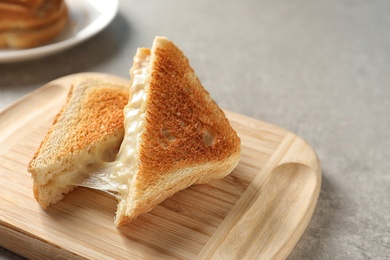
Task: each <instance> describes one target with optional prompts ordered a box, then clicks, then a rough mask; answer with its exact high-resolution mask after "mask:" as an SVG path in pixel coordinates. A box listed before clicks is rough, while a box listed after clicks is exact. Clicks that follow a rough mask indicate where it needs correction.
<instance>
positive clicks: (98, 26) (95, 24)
mask: <svg viewBox="0 0 390 260" xmlns="http://www.w3.org/2000/svg"><path fill="white" fill-rule="evenodd" d="M65 2H66V4H67V6H68V10H69V21H68V24H67V26H66V28H65V29H64V31H63V32H62V33H61V34H60V35H59V36H58V37H57V38H56V39H55V40H53V42H51V43H50V44H48V45H44V46H40V47H36V48H31V49H24V50H1V51H0V62H1V63H5V62H14V61H23V60H29V59H34V58H38V57H43V56H47V55H50V54H53V53H57V52H60V51H63V50H65V49H68V48H70V47H72V46H75V45H76V44H79V43H81V42H83V41H85V40H87V39H89V38H91V37H92V36H94V35H95V34H97V33H98V32H100V31H101V30H103V29H104V28H105V27H106V26H107V25H108V24H109V23H110V22H111V21H112V20H113V19H114V17H115V15H116V14H117V12H118V0H109V1H107V0H66V1H65Z"/></svg>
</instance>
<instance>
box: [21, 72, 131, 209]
mask: <svg viewBox="0 0 390 260" xmlns="http://www.w3.org/2000/svg"><path fill="white" fill-rule="evenodd" d="M128 99H129V93H128V86H127V84H125V83H123V84H122V82H119V81H118V82H108V81H106V80H105V79H104V78H102V77H99V76H89V77H79V78H78V79H77V80H75V81H74V82H73V84H72V86H71V89H70V91H69V94H68V97H67V100H66V102H65V104H64V105H63V107H62V109H61V110H60V112H59V113H58V114H57V116H56V118H55V120H54V122H53V124H52V126H51V128H50V129H49V131H48V133H47V135H46V136H45V138H44V139H43V141H42V142H41V144H40V146H39V148H38V150H37V152H36V153H35V154H34V156H33V159H32V160H31V162H30V163H29V165H28V171H29V172H30V173H31V175H32V178H33V185H34V187H33V188H34V196H35V198H36V200H37V201H38V203H39V204H40V206H41V207H42V208H47V207H48V206H49V205H50V204H52V203H56V202H57V201H59V200H61V199H62V198H63V197H64V194H66V193H68V192H70V191H71V190H73V189H74V188H75V187H76V186H75V185H74V181H73V180H74V179H75V178H76V179H77V178H78V176H79V175H80V174H82V173H83V171H85V170H86V169H88V168H95V167H98V166H99V165H102V164H104V163H105V162H109V161H113V160H114V159H115V155H116V154H117V152H118V149H119V147H120V144H121V142H122V140H123V134H124V124H123V120H124V119H123V108H124V107H125V105H126V104H127V102H128Z"/></svg>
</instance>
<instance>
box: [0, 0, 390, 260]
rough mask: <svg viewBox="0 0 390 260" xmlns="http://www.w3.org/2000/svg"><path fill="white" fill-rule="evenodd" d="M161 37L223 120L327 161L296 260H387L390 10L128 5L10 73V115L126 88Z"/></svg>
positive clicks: (6, 80) (288, 4) (1, 98)
mask: <svg viewBox="0 0 390 260" xmlns="http://www.w3.org/2000/svg"><path fill="white" fill-rule="evenodd" d="M156 35H162V36H167V37H168V38H169V39H170V40H172V41H173V42H175V44H176V45H177V46H179V47H180V48H181V49H182V50H183V52H184V53H185V54H186V55H187V57H188V58H189V60H190V63H191V65H192V67H193V68H194V70H195V71H196V73H197V74H198V76H199V78H200V80H201V81H202V83H203V85H204V86H205V88H206V89H207V90H208V91H209V92H210V93H211V95H212V97H213V98H214V99H215V100H216V101H217V103H218V104H219V105H220V106H221V107H222V108H224V109H227V110H230V111H234V112H237V113H240V114H244V115H247V116H250V117H253V118H256V119H258V120H262V121H266V122H269V123H272V124H275V125H278V126H281V127H283V128H286V129H287V130H289V131H291V132H294V133H296V134H297V135H298V136H300V137H302V138H303V139H305V140H306V141H308V143H309V144H310V145H311V146H312V147H313V148H314V149H315V150H316V151H317V153H318V155H319V158H320V160H321V163H322V169H323V183H322V188H321V193H320V197H319V201H318V204H317V208H316V210H315V212H314V215H313V218H312V221H311V222H310V224H309V226H308V228H307V230H306V231H305V233H304V235H303V237H302V238H301V240H300V241H299V243H298V245H297V246H296V248H295V249H294V251H293V252H292V253H291V255H290V256H289V259H389V258H388V257H389V256H390V249H389V248H390V217H389V216H390V202H389V201H390V173H389V168H390V163H389V161H390V160H389V158H390V152H389V151H390V134H389V128H390V116H389V114H390V1H388V0H376V1H363V0H328V1H319V0H314V1H309V0H295V1H288V0H272V1H271V0H243V1H233V0H226V1H221V0H217V1H205V0H200V1H175V0H166V1H120V4H119V13H118V15H117V16H116V17H115V18H114V20H113V21H112V23H111V24H110V25H109V26H107V28H105V29H104V30H103V31H102V32H101V33H99V34H98V35H96V36H94V37H92V38H91V39H89V40H87V41H85V42H83V43H81V44H79V45H77V46H75V47H73V48H70V49H68V50H66V51H63V52H60V53H57V54H54V55H51V56H47V57H44V58H38V59H34V60H30V61H23V62H16V63H3V64H1V63H0V109H4V108H5V107H6V106H8V105H10V104H11V103H12V102H14V101H15V100H16V99H18V98H19V97H22V96H23V95H25V94H27V93H29V92H30V91H33V90H34V89H36V88H38V87H39V86H42V85H43V84H45V83H46V82H49V81H51V80H53V79H56V78H58V77H61V76H65V75H69V74H73V73H78V72H90V71H91V72H104V73H110V74H114V75H118V76H121V77H124V78H128V77H129V76H128V71H129V68H130V66H131V64H132V58H133V55H134V54H135V51H136V48H137V47H150V46H151V44H152V41H153V38H154V37H155V36H156ZM17 258H18V257H17V256H16V255H14V254H12V253H10V252H8V251H7V250H4V249H0V259H17Z"/></svg>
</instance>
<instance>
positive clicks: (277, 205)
mask: <svg viewBox="0 0 390 260" xmlns="http://www.w3.org/2000/svg"><path fill="white" fill-rule="evenodd" d="M320 187H321V170H320V165H319V160H318V158H317V155H316V154H315V152H314V150H313V149H312V148H311V147H310V146H309V145H307V144H306V142H304V141H303V140H302V139H300V138H298V137H297V136H295V135H293V134H289V135H287V136H286V137H285V138H284V140H283V142H282V143H281V144H280V146H279V147H278V149H277V150H276V151H275V153H274V156H273V157H272V158H271V159H270V160H269V161H268V163H267V164H266V165H265V166H264V168H263V169H262V170H261V172H260V173H259V174H258V175H257V176H256V178H255V179H254V180H253V181H252V183H251V184H250V186H249V187H248V189H247V190H246V191H245V193H244V194H243V196H242V197H241V198H240V200H239V201H238V202H237V204H236V205H235V207H234V208H233V209H232V210H231V212H230V213H229V215H228V216H227V217H226V218H225V220H224V221H223V222H222V224H221V225H220V226H219V228H218V230H217V231H216V232H215V233H214V235H213V236H212V237H211V238H210V240H209V241H208V243H207V244H206V246H205V247H204V248H203V250H202V251H201V253H200V254H199V256H198V257H199V259H244V258H245V259H256V258H257V259H258V258H260V259H283V258H286V257H287V256H288V255H289V253H290V252H291V251H292V250H293V248H294V246H295V245H296V243H297V242H298V240H299V238H300V237H301V235H302V233H303V232H304V230H305V229H306V227H307V225H308V223H309V221H310V218H311V216H312V214H313V211H314V209H315V205H316V202H317V199H318V195H319V192H320Z"/></svg>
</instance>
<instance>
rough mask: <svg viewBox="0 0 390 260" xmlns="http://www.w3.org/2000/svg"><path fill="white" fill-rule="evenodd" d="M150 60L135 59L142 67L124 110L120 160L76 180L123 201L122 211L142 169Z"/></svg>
mask: <svg viewBox="0 0 390 260" xmlns="http://www.w3.org/2000/svg"><path fill="white" fill-rule="evenodd" d="M149 61H150V56H147V57H143V58H142V60H140V59H138V60H137V58H136V59H135V60H134V63H135V64H138V67H136V68H135V69H134V71H133V75H132V77H133V81H132V84H131V87H130V100H129V102H128V104H127V105H126V107H125V108H124V117H125V134H124V139H123V141H122V145H121V147H120V149H119V152H118V154H117V156H116V160H115V161H114V162H110V163H104V162H99V163H98V164H97V165H99V166H100V167H94V168H91V169H89V170H86V171H85V172H86V174H84V175H79V177H78V178H76V179H74V181H73V184H74V185H78V186H84V187H89V188H93V189H99V190H103V191H106V192H109V193H110V194H113V195H115V196H116V197H117V198H118V199H119V204H118V211H123V210H125V208H126V207H125V205H124V204H125V200H126V199H127V196H128V192H129V188H130V185H131V180H132V177H133V176H134V175H135V173H136V172H137V170H138V165H139V152H138V151H139V149H138V148H139V146H140V145H141V143H142V139H141V134H142V132H143V129H144V125H145V114H146V109H147V102H145V100H146V99H147V93H148V89H149V71H148V68H149ZM102 166H103V167H102Z"/></svg>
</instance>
